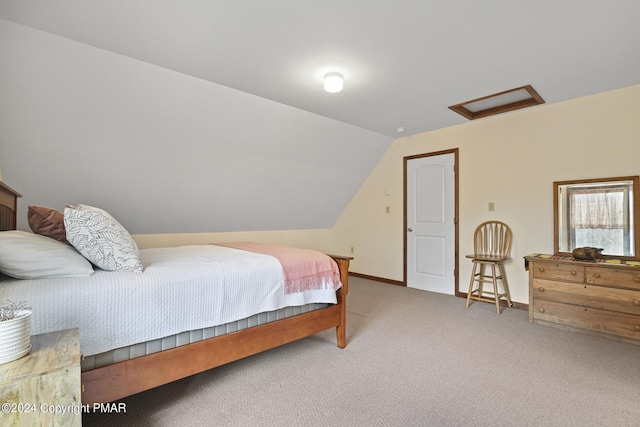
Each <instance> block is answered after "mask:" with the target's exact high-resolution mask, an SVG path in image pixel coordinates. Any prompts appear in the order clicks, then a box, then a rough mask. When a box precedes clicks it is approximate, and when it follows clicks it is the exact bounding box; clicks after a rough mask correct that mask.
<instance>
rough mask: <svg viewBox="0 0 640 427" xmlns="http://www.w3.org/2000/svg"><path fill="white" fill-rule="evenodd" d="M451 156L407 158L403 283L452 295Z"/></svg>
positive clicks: (453, 235)
mask: <svg viewBox="0 0 640 427" xmlns="http://www.w3.org/2000/svg"><path fill="white" fill-rule="evenodd" d="M454 161H455V155H454V154H453V153H447V154H440V155H434V156H427V157H419V158H412V159H408V160H407V167H406V174H407V177H406V178H407V181H406V182H407V184H406V185H407V189H406V191H407V201H406V203H407V208H406V209H407V210H406V215H407V230H406V233H407V255H406V257H407V286H408V287H412V288H418V289H423V290H425V291H431V292H438V293H442V294H450V295H454V294H455V271H454V270H455V238H456V237H455V171H454Z"/></svg>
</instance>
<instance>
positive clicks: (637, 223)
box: [553, 176, 640, 260]
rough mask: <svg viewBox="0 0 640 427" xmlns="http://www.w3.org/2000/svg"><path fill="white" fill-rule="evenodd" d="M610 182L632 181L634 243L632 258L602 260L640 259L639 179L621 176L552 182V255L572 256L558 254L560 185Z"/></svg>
mask: <svg viewBox="0 0 640 427" xmlns="http://www.w3.org/2000/svg"><path fill="white" fill-rule="evenodd" d="M612 181H632V182H633V201H631V202H632V203H633V225H634V227H633V242H634V250H635V254H634V256H622V255H606V254H603V255H602V257H603V258H609V259H628V260H638V259H640V230H639V227H640V193H639V191H640V177H638V176H621V177H615V178H597V179H576V180H570V181H554V183H553V253H554V254H555V255H562V256H572V255H573V254H572V253H571V252H560V251H559V250H558V249H559V242H560V235H559V224H558V223H559V221H560V218H558V187H560V186H561V185H568V184H569V185H570V184H594V185H596V184H598V183H607V182H612Z"/></svg>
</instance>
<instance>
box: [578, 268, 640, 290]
mask: <svg viewBox="0 0 640 427" xmlns="http://www.w3.org/2000/svg"><path fill="white" fill-rule="evenodd" d="M586 275H587V283H591V284H593V285H600V286H610V287H615V288H629V289H637V290H639V291H640V271H638V270H637V269H633V270H631V269H625V268H602V267H587V273H586Z"/></svg>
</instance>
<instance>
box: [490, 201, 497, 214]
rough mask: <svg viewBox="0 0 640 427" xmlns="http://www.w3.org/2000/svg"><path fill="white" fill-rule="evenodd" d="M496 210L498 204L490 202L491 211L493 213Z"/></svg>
mask: <svg viewBox="0 0 640 427" xmlns="http://www.w3.org/2000/svg"><path fill="white" fill-rule="evenodd" d="M495 210H496V204H495V203H494V202H489V211H490V212H493V211H495Z"/></svg>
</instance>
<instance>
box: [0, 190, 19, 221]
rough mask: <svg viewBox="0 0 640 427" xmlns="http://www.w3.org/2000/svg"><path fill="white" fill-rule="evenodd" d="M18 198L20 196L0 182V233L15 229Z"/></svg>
mask: <svg viewBox="0 0 640 427" xmlns="http://www.w3.org/2000/svg"><path fill="white" fill-rule="evenodd" d="M18 197H22V194H20V193H18V192H17V191H16V190H14V189H13V188H11V187H9V186H8V185H7V184H5V183H3V182H2V181H0V231H6V230H15V229H16V225H17V219H18Z"/></svg>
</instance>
